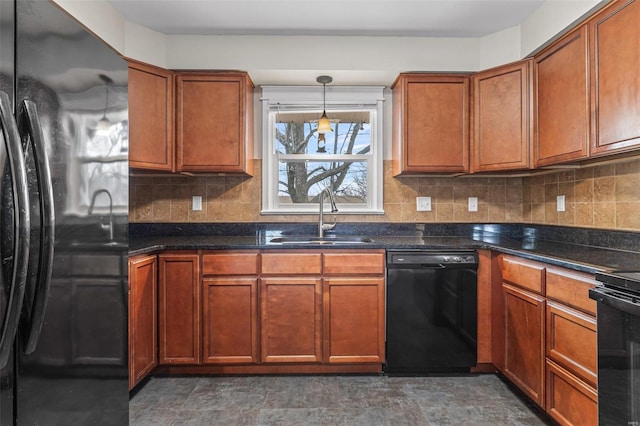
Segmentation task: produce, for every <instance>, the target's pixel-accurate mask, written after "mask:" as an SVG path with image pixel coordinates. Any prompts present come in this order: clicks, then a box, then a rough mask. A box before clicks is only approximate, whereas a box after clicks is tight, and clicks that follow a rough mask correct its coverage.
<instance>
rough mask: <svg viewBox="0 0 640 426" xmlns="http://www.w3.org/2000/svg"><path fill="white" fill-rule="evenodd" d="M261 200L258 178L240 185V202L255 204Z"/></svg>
mask: <svg viewBox="0 0 640 426" xmlns="http://www.w3.org/2000/svg"><path fill="white" fill-rule="evenodd" d="M261 199H262V184H261V182H260V179H259V178H253V179H248V180H246V181H244V182H243V183H242V202H243V203H252V202H253V203H257V204H258V205H260V202H261Z"/></svg>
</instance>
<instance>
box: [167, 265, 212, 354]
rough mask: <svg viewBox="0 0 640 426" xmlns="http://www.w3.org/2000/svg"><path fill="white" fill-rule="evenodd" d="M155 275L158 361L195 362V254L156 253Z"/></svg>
mask: <svg viewBox="0 0 640 426" xmlns="http://www.w3.org/2000/svg"><path fill="white" fill-rule="evenodd" d="M158 279H159V285H158V328H159V333H158V340H159V342H158V345H159V359H158V363H159V364H199V363H200V359H201V358H200V339H201V336H200V267H199V256H198V255H197V254H160V255H159V256H158Z"/></svg>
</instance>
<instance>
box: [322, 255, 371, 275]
mask: <svg viewBox="0 0 640 426" xmlns="http://www.w3.org/2000/svg"><path fill="white" fill-rule="evenodd" d="M324 273H325V274H329V275H349V274H378V275H382V274H384V252H383V251H375V252H361V253H360V252H353V251H349V252H335V253H334V252H331V253H325V254H324Z"/></svg>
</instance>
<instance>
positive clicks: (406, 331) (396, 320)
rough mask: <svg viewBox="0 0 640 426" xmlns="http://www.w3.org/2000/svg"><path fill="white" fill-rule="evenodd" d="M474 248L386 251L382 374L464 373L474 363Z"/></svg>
mask: <svg viewBox="0 0 640 426" xmlns="http://www.w3.org/2000/svg"><path fill="white" fill-rule="evenodd" d="M477 269H478V256H477V253H476V252H475V251H466V250H458V251H438V252H434V251H425V250H415V251H407V250H403V251H394V250H388V251H387V309H386V363H385V366H384V372H385V373H387V374H399V375H404V374H407V375H412V374H416V375H419V374H426V373H456V372H469V371H470V368H471V367H473V366H475V365H476V362H477V342H476V340H477V312H478V310H477V299H478V297H477Z"/></svg>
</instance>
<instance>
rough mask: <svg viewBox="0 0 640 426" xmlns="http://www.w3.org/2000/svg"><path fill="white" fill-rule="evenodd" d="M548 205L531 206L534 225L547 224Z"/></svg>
mask: <svg viewBox="0 0 640 426" xmlns="http://www.w3.org/2000/svg"><path fill="white" fill-rule="evenodd" d="M546 210H547V209H546V204H543V203H540V204H532V205H531V222H532V223H545V213H546Z"/></svg>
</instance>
